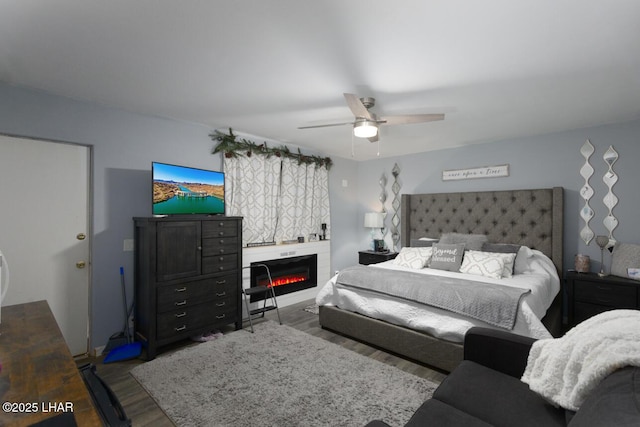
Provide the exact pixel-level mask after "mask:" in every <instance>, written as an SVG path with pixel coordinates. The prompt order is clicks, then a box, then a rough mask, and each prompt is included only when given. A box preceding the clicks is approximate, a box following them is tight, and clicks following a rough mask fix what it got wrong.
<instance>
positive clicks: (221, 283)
mask: <svg viewBox="0 0 640 427" xmlns="http://www.w3.org/2000/svg"><path fill="white" fill-rule="evenodd" d="M225 283H227V281H226V280H218V281H216V285H224V284H225Z"/></svg>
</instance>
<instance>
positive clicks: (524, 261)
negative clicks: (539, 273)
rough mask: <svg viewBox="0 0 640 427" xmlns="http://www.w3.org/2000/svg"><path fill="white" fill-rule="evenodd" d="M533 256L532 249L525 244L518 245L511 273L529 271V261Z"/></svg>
mask: <svg viewBox="0 0 640 427" xmlns="http://www.w3.org/2000/svg"><path fill="white" fill-rule="evenodd" d="M531 258H533V251H532V250H531V249H530V248H529V247H527V246H520V249H519V250H518V254H517V255H516V262H515V265H514V267H513V274H523V273H526V272H527V271H529V269H530V268H531V267H530V266H529V261H530V260H531Z"/></svg>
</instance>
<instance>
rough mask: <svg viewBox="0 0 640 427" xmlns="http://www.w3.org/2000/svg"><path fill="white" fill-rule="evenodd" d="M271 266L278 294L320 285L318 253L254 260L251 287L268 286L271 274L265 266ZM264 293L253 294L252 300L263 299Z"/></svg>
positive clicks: (270, 269)
mask: <svg viewBox="0 0 640 427" xmlns="http://www.w3.org/2000/svg"><path fill="white" fill-rule="evenodd" d="M260 264H264V265H266V266H268V267H269V271H270V272H271V280H272V282H273V289H274V291H275V293H276V295H284V294H289V293H291V292H297V291H301V290H303V289H309V288H313V287H315V286H318V255H316V254H313V255H304V256H297V257H291V258H280V259H273V260H267V261H260V262H252V263H251V266H252V267H253V268H251V282H250V283H251V287H254V286H267V285H268V284H269V275H268V274H267V270H266V269H265V268H264V267H261V266H260ZM263 299H264V295H252V296H251V302H256V301H261V300H263Z"/></svg>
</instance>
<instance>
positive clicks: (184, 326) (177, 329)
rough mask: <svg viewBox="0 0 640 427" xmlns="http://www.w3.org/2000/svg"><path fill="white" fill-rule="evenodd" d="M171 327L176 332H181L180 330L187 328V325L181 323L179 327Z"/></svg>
mask: <svg viewBox="0 0 640 427" xmlns="http://www.w3.org/2000/svg"><path fill="white" fill-rule="evenodd" d="M173 329H175V330H176V332H181V331H184V330H185V329H187V325H182V326H180V327H179V328H173Z"/></svg>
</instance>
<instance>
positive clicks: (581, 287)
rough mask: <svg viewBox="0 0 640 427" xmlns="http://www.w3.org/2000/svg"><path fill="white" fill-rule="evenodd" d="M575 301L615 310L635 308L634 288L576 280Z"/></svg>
mask: <svg viewBox="0 0 640 427" xmlns="http://www.w3.org/2000/svg"><path fill="white" fill-rule="evenodd" d="M574 293H575V300H576V301H582V302H590V303H594V304H598V305H603V306H609V307H616V308H635V307H636V298H637V296H636V288H634V287H631V286H624V285H616V284H612V283H595V282H587V281H580V280H576V282H575V284H574Z"/></svg>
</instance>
